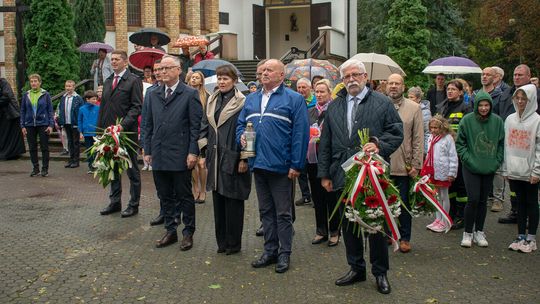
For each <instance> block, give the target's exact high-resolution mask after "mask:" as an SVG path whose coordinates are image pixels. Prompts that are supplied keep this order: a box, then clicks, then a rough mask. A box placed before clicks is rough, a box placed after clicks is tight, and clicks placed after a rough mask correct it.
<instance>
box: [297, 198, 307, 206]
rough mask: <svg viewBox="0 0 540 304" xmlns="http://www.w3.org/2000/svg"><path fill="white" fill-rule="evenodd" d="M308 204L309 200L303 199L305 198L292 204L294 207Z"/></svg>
mask: <svg viewBox="0 0 540 304" xmlns="http://www.w3.org/2000/svg"><path fill="white" fill-rule="evenodd" d="M309 203H311V198H305V197H301V198H299V199H298V200H297V201H296V202H294V204H295V205H296V206H304V205H307V204H309Z"/></svg>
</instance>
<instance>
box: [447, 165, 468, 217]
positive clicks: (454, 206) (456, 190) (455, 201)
mask: <svg viewBox="0 0 540 304" xmlns="http://www.w3.org/2000/svg"><path fill="white" fill-rule="evenodd" d="M448 197H449V198H450V212H449V215H450V217H451V218H452V220H453V221H455V220H456V219H463V218H464V217H465V205H466V204H467V189H466V188H465V182H464V181H463V166H462V165H461V161H458V171H457V176H456V179H455V180H454V182H452V185H451V186H450V188H449V189H448Z"/></svg>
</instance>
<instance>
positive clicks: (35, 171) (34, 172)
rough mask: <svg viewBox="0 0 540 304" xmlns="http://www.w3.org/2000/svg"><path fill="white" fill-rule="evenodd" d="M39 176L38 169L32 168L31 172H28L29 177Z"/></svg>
mask: <svg viewBox="0 0 540 304" xmlns="http://www.w3.org/2000/svg"><path fill="white" fill-rule="evenodd" d="M38 175H39V169H36V168H34V170H32V172H30V177H34V176H38Z"/></svg>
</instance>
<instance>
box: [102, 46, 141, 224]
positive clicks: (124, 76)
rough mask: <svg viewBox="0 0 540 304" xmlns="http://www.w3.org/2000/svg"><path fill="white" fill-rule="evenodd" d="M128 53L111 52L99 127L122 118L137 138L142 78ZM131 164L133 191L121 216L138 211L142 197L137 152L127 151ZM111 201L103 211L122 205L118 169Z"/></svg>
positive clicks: (131, 186)
mask: <svg viewBox="0 0 540 304" xmlns="http://www.w3.org/2000/svg"><path fill="white" fill-rule="evenodd" d="M127 64H128V59H127V54H126V52H125V51H120V50H115V51H113V52H112V55H111V66H112V68H113V71H114V73H113V74H111V76H109V78H107V80H105V83H104V84H103V96H102V99H101V106H100V108H99V116H98V122H97V127H98V128H101V129H105V128H107V127H109V126H111V125H115V124H116V122H117V119H119V118H120V119H122V121H121V122H120V125H119V126H120V130H121V131H124V132H130V134H129V135H128V136H129V137H130V138H131V139H132V140H133V141H135V142H136V141H137V131H138V121H137V118H138V116H139V115H140V114H141V105H142V99H143V95H142V82H141V79H140V78H139V77H137V76H135V75H133V74H131V73H130V72H129V71H128V70H127ZM128 153H129V157H130V159H131V163H132V167H131V168H128V169H127V170H126V171H127V175H128V177H129V182H130V190H129V192H130V195H131V198H130V200H129V204H128V207H127V208H126V209H125V210H124V211H122V213H121V214H122V217H130V216H133V215H135V214H137V213H139V200H140V197H141V172H140V171H139V167H138V166H137V152H135V151H128ZM109 198H110V203H109V205H108V206H107V207H106V208H105V209H103V210H101V212H100V213H101V215H108V214H111V213H115V212H119V211H120V210H121V208H122V204H121V198H122V181H121V175H120V174H119V173H118V171H115V179H114V180H112V181H111V193H110V195H109Z"/></svg>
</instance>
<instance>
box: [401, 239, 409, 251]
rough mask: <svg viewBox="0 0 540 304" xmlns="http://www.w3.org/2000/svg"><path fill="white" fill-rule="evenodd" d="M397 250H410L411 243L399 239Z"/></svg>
mask: <svg viewBox="0 0 540 304" xmlns="http://www.w3.org/2000/svg"><path fill="white" fill-rule="evenodd" d="M399 251H401V252H403V253H407V252H409V251H411V243H409V241H399Z"/></svg>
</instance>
